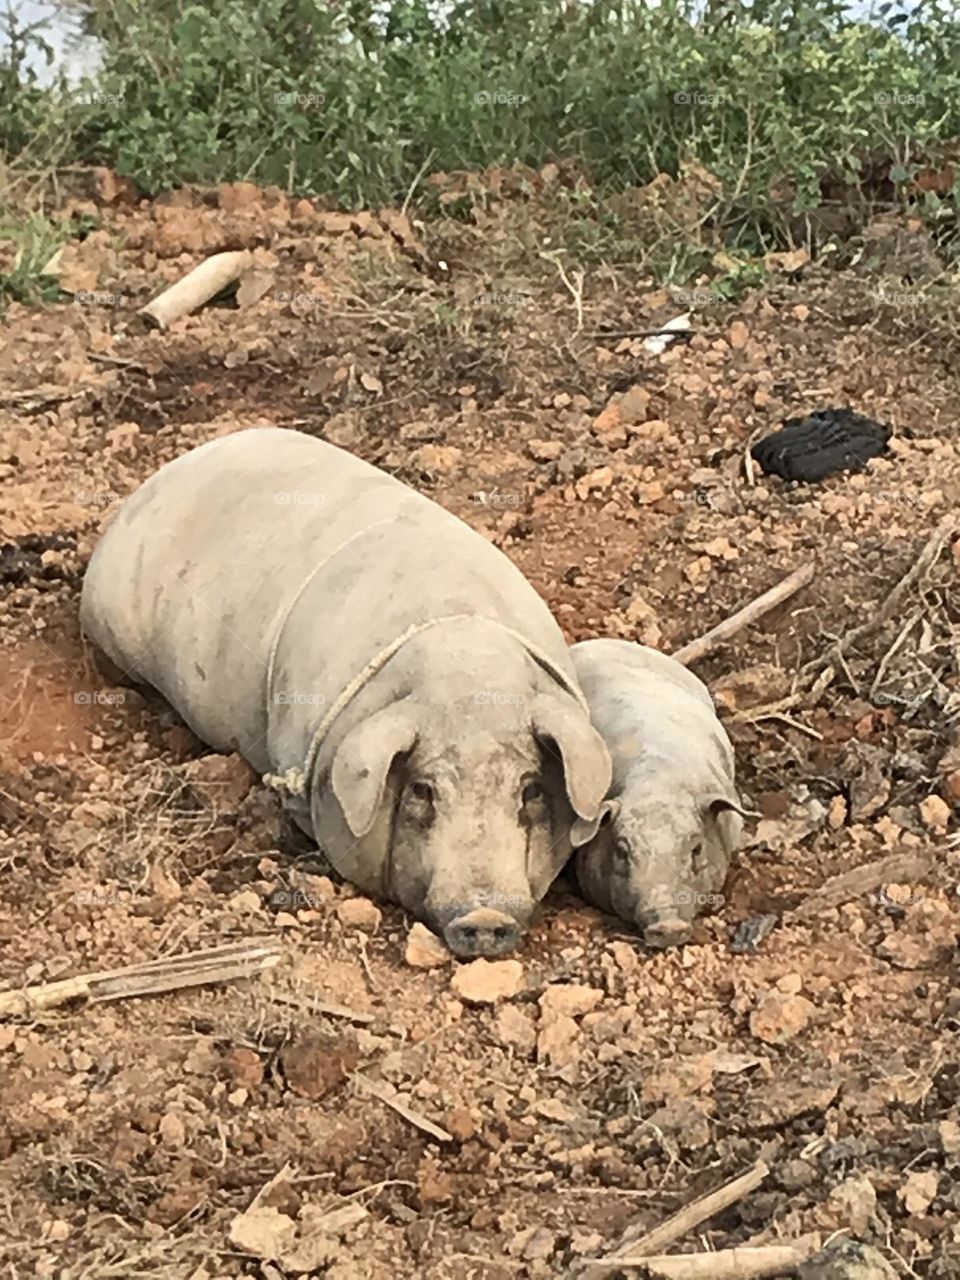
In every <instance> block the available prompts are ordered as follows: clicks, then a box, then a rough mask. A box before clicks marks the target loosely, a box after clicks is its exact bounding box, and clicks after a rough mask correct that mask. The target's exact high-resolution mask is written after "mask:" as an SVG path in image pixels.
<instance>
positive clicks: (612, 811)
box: [570, 800, 620, 849]
mask: <svg viewBox="0 0 960 1280" xmlns="http://www.w3.org/2000/svg"><path fill="white" fill-rule="evenodd" d="M619 812H620V801H619V800H604V802H603V804H602V805H601V806H600V812H599V813H598V814H597V816H596V817H595V818H577V820H576V822H574V824H573V826H572V827H571V828H570V843H571V844H572V845H573V847H574V848H575V849H579V848H580V846H581V845H585V844H589V843H590V841H591V840H592V839H593V837H594V836H595V835H596V834H597V832H598V831H599V830H600V828H601V827H605V826H607V825H608V824H609V823H611V822H613V821H614V819H615V818H616V816H617V814H618V813H619Z"/></svg>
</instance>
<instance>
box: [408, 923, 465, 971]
mask: <svg viewBox="0 0 960 1280" xmlns="http://www.w3.org/2000/svg"><path fill="white" fill-rule="evenodd" d="M452 958H453V957H452V956H451V954H450V952H449V951H448V950H447V948H446V947H445V946H444V945H443V943H442V942H441V941H440V939H439V938H438V937H437V935H436V934H435V933H431V932H430V930H429V929H428V928H427V926H426V925H425V924H421V923H420V921H419V920H417V921H415V923H414V924H412V925H411V926H410V932H409V933H408V934H407V949H406V951H405V952H404V959H405V960H406V962H407V964H408V965H410V966H411V968H413V969H435V968H436V967H437V966H438V965H441V964H447V963H448V962H449V961H450V960H451V959H452Z"/></svg>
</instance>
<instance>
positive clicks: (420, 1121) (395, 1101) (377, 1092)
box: [352, 1071, 454, 1142]
mask: <svg viewBox="0 0 960 1280" xmlns="http://www.w3.org/2000/svg"><path fill="white" fill-rule="evenodd" d="M352 1078H353V1079H354V1080H356V1082H357V1084H359V1085H360V1086H361V1087H362V1088H363V1089H364V1090H366V1092H367V1093H371V1094H373V1096H374V1097H375V1098H379V1099H380V1101H381V1102H385V1103H386V1104H387V1106H388V1107H392V1108H393V1110H394V1111H395V1112H396V1113H397V1115H398V1116H402V1117H403V1119H404V1120H406V1122H407V1123H408V1124H412V1125H414V1126H415V1128H417V1129H422V1130H423V1132H424V1133H429V1135H430V1137H431V1138H436V1140H437V1141H438V1142H453V1141H454V1137H453V1134H452V1133H447V1131H446V1129H441V1128H440V1126H439V1125H438V1124H434V1123H433V1121H432V1120H428V1119H427V1117H426V1116H422V1115H421V1114H420V1112H419V1111H414V1110H413V1108H412V1107H408V1106H407V1104H406V1103H405V1102H401V1101H400V1099H399V1098H396V1097H394V1095H393V1094H392V1093H391V1092H390V1090H389V1089H387V1088H386V1086H385V1085H382V1084H381V1083H380V1082H379V1080H371V1079H370V1077H369V1076H365V1075H361V1073H360V1072H359V1071H355V1072H354V1073H353V1077H352Z"/></svg>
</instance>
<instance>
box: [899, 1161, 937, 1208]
mask: <svg viewBox="0 0 960 1280" xmlns="http://www.w3.org/2000/svg"><path fill="white" fill-rule="evenodd" d="M939 1185H940V1178H939V1175H938V1174H937V1173H936V1172H935V1171H934V1170H933V1169H925V1170H923V1171H919V1170H915V1171H914V1172H913V1173H911V1174H910V1176H909V1177H908V1178H907V1180H906V1182H904V1184H903V1186H902V1187H901V1188H900V1190H899V1191H898V1192H897V1199H898V1200H899V1201H900V1203H901V1204H902V1205H903V1207H904V1209H906V1211H907V1213H911V1214H917V1215H918V1216H922V1215H923V1214H925V1213H926V1212H927V1210H928V1209H929V1208H930V1206H931V1204H933V1202H934V1200H935V1199H936V1198H937V1188H938V1187H939Z"/></svg>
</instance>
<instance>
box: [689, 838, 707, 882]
mask: <svg viewBox="0 0 960 1280" xmlns="http://www.w3.org/2000/svg"><path fill="white" fill-rule="evenodd" d="M706 861H707V860H706V856H705V855H704V852H703V845H702V844H695V845H694V846H693V849H692V850H691V852H690V869H691V871H692V872H693V874H694V875H695V876H696V875H699V874H700V872H701V871H702V870H703V869H704V867H705V866H706Z"/></svg>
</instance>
